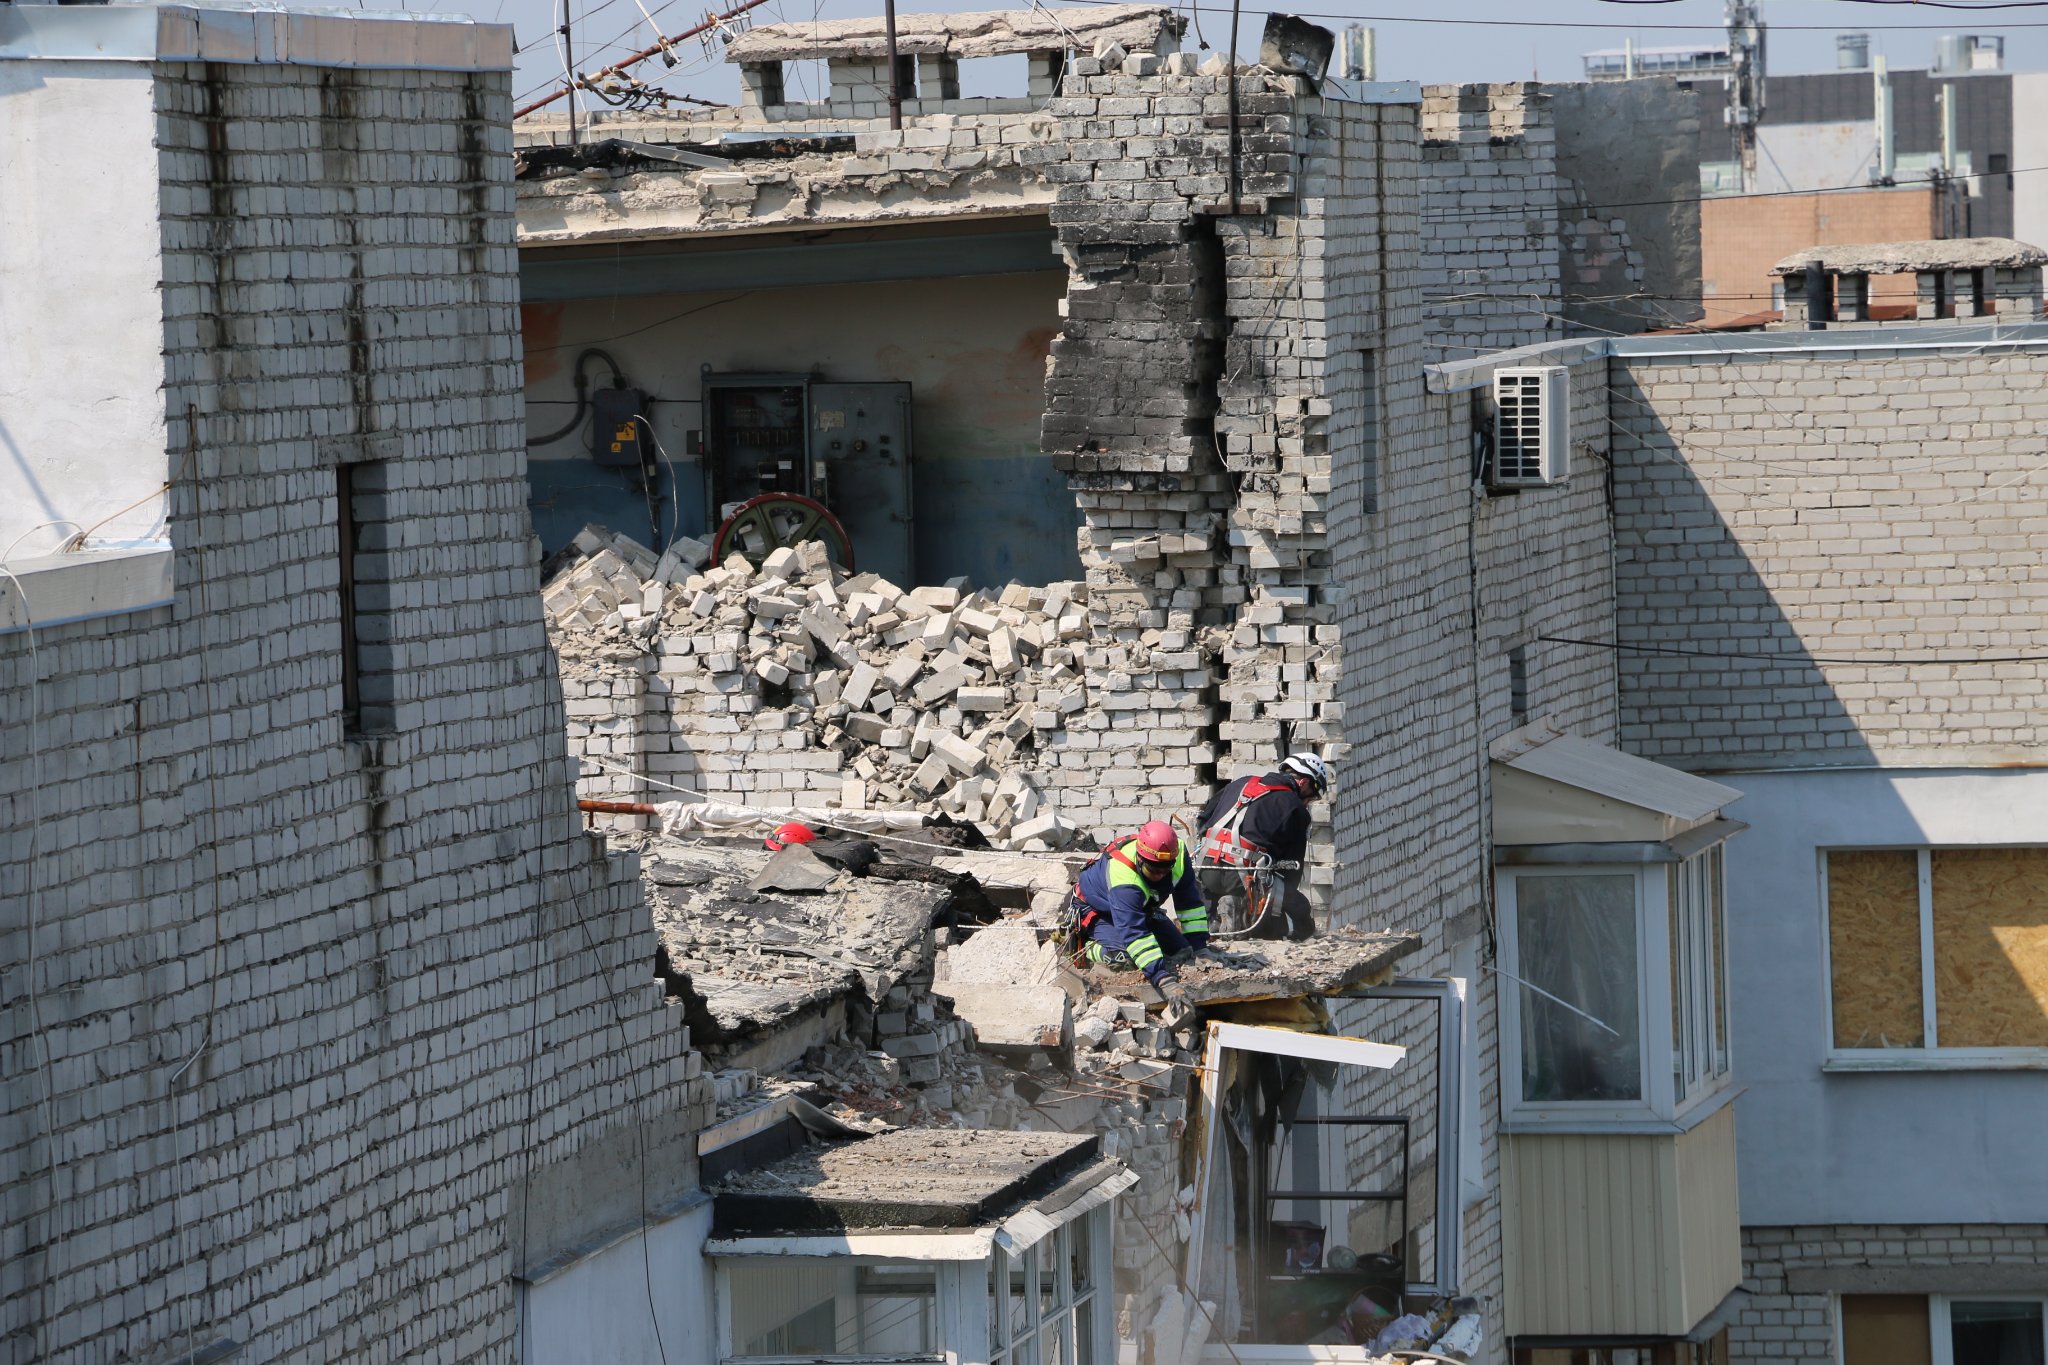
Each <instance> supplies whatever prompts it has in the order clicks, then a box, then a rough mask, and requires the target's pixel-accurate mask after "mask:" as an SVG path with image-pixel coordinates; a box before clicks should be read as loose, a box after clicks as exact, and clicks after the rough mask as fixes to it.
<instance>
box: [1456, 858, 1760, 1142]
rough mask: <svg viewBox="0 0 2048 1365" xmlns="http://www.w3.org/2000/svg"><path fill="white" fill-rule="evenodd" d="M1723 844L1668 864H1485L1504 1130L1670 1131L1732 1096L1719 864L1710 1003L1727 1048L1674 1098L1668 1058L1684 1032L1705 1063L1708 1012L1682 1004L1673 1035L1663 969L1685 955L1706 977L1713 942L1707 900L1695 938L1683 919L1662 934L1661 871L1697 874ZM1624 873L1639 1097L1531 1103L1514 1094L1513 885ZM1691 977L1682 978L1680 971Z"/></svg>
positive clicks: (1517, 997)
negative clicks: (1629, 897) (1495, 944)
mask: <svg viewBox="0 0 2048 1365" xmlns="http://www.w3.org/2000/svg"><path fill="white" fill-rule="evenodd" d="M1723 847H1724V845H1721V844H1716V845H1714V846H1712V847H1710V848H1706V849H1702V850H1700V851H1699V852H1698V853H1695V854H1693V855H1692V857H1690V858H1686V859H1683V860H1681V861H1679V862H1677V863H1675V864H1674V863H1671V862H1654V863H1619V862H1616V863H1572V864H1555V865H1550V864H1545V865H1538V866H1524V867H1502V868H1498V869H1496V871H1495V878H1494V885H1495V897H1496V900H1497V902H1498V904H1499V907H1500V916H1499V933H1500V951H1501V958H1502V961H1503V963H1504V964H1505V965H1504V967H1503V969H1502V970H1501V972H1499V973H1498V976H1499V997H1498V998H1499V1001H1500V1007H1501V1008H1500V1033H1501V1059H1500V1060H1501V1064H1500V1083H1501V1108H1502V1113H1503V1117H1504V1120H1505V1122H1506V1124H1507V1126H1508V1127H1509V1128H1510V1130H1513V1129H1515V1128H1528V1129H1532V1130H1533V1129H1550V1130H1555V1131H1578V1132H1671V1131H1683V1130H1685V1129H1688V1128H1691V1127H1693V1126H1695V1125H1697V1124H1698V1123H1700V1122H1701V1121H1702V1120H1704V1119H1706V1118H1707V1117H1708V1116H1709V1115H1711V1114H1712V1113H1714V1112H1715V1111H1716V1110H1718V1109H1720V1108H1721V1107H1722V1105H1724V1104H1726V1103H1727V1102H1728V1101H1729V1100H1730V1099H1732V1098H1733V1097H1734V1094H1735V1081H1734V1078H1735V1065H1734V1043H1733V1036H1734V1031H1733V1021H1732V1019H1729V997H1730V995H1731V992H1730V990H1729V987H1728V972H1727V965H1728V913H1727V906H1726V903H1725V902H1726V897H1727V885H1728V878H1727V869H1726V867H1725V864H1724V866H1723V867H1722V871H1721V877H1720V888H1721V894H1722V898H1723V905H1722V910H1721V915H1720V937H1721V942H1720V957H1719V960H1720V962H1721V964H1722V971H1721V978H1720V983H1719V985H1720V999H1719V1009H1720V1014H1721V1017H1722V1019H1724V1020H1727V1021H1728V1022H1727V1024H1726V1032H1727V1035H1728V1037H1729V1040H1730V1041H1729V1049H1728V1055H1727V1056H1726V1057H1725V1058H1724V1059H1722V1064H1721V1065H1720V1069H1719V1070H1718V1071H1716V1072H1714V1073H1713V1074H1711V1075H1709V1076H1706V1077H1703V1078H1702V1079H1701V1080H1700V1082H1699V1083H1698V1084H1696V1085H1693V1086H1691V1087H1690V1088H1688V1089H1687V1091H1686V1093H1685V1094H1684V1096H1683V1097H1682V1098H1681V1097H1680V1095H1679V1093H1678V1086H1677V1084H1676V1082H1675V1079H1674V1065H1679V1066H1682V1065H1684V1064H1685V1061H1686V1050H1685V1049H1686V1043H1687V1037H1688V1033H1690V1036H1691V1037H1692V1038H1693V1039H1695V1040H1697V1041H1698V1042H1699V1043H1700V1044H1701V1045H1702V1046H1703V1047H1704V1048H1705V1049H1706V1051H1707V1061H1708V1063H1709V1064H1710V1065H1712V1064H1713V1063H1714V1061H1715V1059H1714V1058H1713V1056H1712V1036H1713V1035H1712V1021H1713V1014H1712V1013H1711V1011H1710V1010H1709V1008H1708V1002H1707V1001H1705V1000H1704V999H1696V1000H1694V1001H1693V1002H1691V1006H1690V1008H1688V1010H1687V1011H1685V1012H1684V1013H1683V1014H1682V1015H1681V1018H1680V1028H1679V1031H1678V1033H1677V1035H1674V1033H1673V1030H1672V975H1673V969H1674V967H1683V966H1686V965H1688V964H1689V963H1691V962H1695V961H1702V960H1703V961H1704V962H1705V964H1706V970H1707V976H1706V980H1707V981H1708V982H1709V983H1711V982H1712V981H1713V970H1712V964H1713V960H1714V959H1713V955H1712V954H1713V947H1714V945H1713V943H1712V942H1711V926H1712V925H1713V922H1714V916H1713V909H1712V906H1711V904H1709V905H1708V906H1707V907H1706V909H1705V912H1704V915H1705V922H1706V926H1707V931H1706V933H1704V934H1701V935H1694V934H1692V933H1691V932H1689V926H1688V925H1687V924H1685V923H1681V925H1680V932H1681V938H1682V939H1685V940H1686V942H1683V943H1680V944H1676V945H1674V944H1673V942H1672V939H1671V919H1672V906H1671V887H1672V885H1673V878H1672V875H1671V869H1672V868H1673V867H1676V868H1677V869H1678V870H1679V871H1678V875H1679V876H1680V877H1684V876H1687V875H1690V874H1688V872H1687V871H1686V869H1687V868H1688V867H1696V868H1697V869H1698V872H1699V873H1700V874H1702V875H1709V876H1710V875H1711V866H1712V863H1711V861H1710V860H1720V859H1722V856H1723V855H1722V853H1721V850H1722V848H1723ZM1598 876H1630V877H1633V878H1634V879H1635V885H1636V901H1635V913H1636V1009H1637V1012H1638V1017H1637V1020H1636V1027H1637V1030H1638V1033H1637V1036H1638V1038H1639V1039H1640V1040H1641V1041H1640V1047H1639V1054H1640V1055H1639V1057H1638V1059H1637V1060H1638V1066H1639V1068H1640V1071H1639V1074H1638V1088H1639V1090H1640V1091H1641V1094H1642V1098H1641V1099H1639V1100H1632V1101H1622V1102H1599V1101H1592V1100H1552V1101H1544V1102H1537V1101H1531V1100H1526V1099H1524V1098H1523V1097H1522V995H1523V992H1524V991H1525V990H1529V989H1532V988H1530V987H1526V986H1524V985H1523V984H1522V982H1521V979H1520V978H1521V976H1522V969H1521V962H1522V956H1521V943H1520V938H1519V934H1518V927H1519V926H1518V920H1519V918H1520V917H1519V914H1518V906H1519V901H1518V898H1517V894H1516V892H1517V888H1518V886H1519V884H1520V883H1521V881H1522V880H1523V879H1524V878H1536V877H1598ZM1687 979H1688V980H1689V979H1691V978H1690V977H1688V978H1687Z"/></svg>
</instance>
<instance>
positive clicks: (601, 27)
mask: <svg viewBox="0 0 2048 1365" xmlns="http://www.w3.org/2000/svg"><path fill="white" fill-rule="evenodd" d="M733 2H734V0H709V3H711V4H714V5H716V6H717V7H718V8H720V9H724V8H729V7H730V5H731V4H732V3H733ZM1072 2H1073V0H1046V3H1048V4H1051V5H1052V6H1053V7H1054V8H1058V7H1059V6H1061V5H1063V4H1070V3H1072ZM374 3H375V5H376V7H377V8H390V9H403V8H408V7H410V8H427V9H433V10H437V11H440V12H448V13H468V14H469V15H470V16H471V17H473V18H477V19H484V20H491V21H496V22H501V23H510V24H511V25H512V26H513V29H514V32H515V33H516V35H517V37H518V41H519V42H520V44H521V45H522V51H521V53H520V56H519V59H518V60H519V68H518V74H517V79H516V80H515V81H514V83H513V92H514V94H515V95H516V96H519V97H521V98H520V100H519V102H520V103H522V104H523V103H525V102H526V97H529V96H530V94H531V93H533V92H539V93H546V92H547V91H548V90H549V89H551V88H552V86H550V85H549V81H550V79H551V78H559V76H560V74H561V57H560V53H559V49H558V48H557V46H556V43H555V39H554V37H553V36H552V33H551V30H552V29H553V28H554V27H555V26H557V25H558V24H559V23H560V22H561V20H560V4H561V0H374ZM1306 3H1308V4H1309V5H1312V6H1315V8H1313V9H1304V10H1298V11H1292V12H1294V13H1299V14H1302V15H1304V16H1305V17H1309V18H1313V19H1315V20H1316V21H1317V22H1319V23H1322V24H1325V25H1328V26H1330V27H1332V28H1341V27H1342V26H1343V25H1344V24H1346V23H1348V22H1353V21H1356V22H1362V23H1366V24H1368V25H1370V26H1371V27H1372V28H1373V29H1374V30H1375V31H1376V33H1377V35H1378V50H1379V77H1380V79H1381V80H1418V81H1423V82H1443V81H1509V80H1527V79H1530V78H1537V79H1542V80H1574V79H1577V78H1578V77H1579V75H1580V71H1581V67H1580V61H1579V57H1580V54H1581V53H1584V52H1588V51H1591V50H1593V49H1596V48H1604V47H1619V46H1621V45H1622V43H1623V41H1624V40H1625V39H1627V38H1629V37H1633V38H1634V39H1635V40H1636V43H1637V45H1638V46H1640V47H1665V46H1672V45H1676V44H1682V43H1690V42H1695V41H1698V42H1707V43H1712V42H1716V41H1718V40H1719V36H1720V33H1721V27H1720V25H1721V16H1722V3H1721V0H1661V2H1659V0H1635V2H1634V3H1617V2H1616V0H1432V3H1428V4H1416V3H1412V0H1306ZM568 4H569V7H570V11H571V14H572V15H573V17H574V22H573V28H574V32H575V40H576V65H577V67H578V69H580V70H583V71H593V70H596V69H597V68H599V67H600V66H602V65H604V64H606V63H608V62H611V61H616V60H617V59H619V58H620V57H623V56H625V55H627V54H628V53H630V52H632V51H634V50H637V49H638V48H642V47H646V46H649V45H651V44H652V42H653V36H652V29H651V27H650V25H649V23H648V21H647V19H646V17H644V16H645V15H646V14H651V15H652V16H653V20H654V23H656V24H659V25H660V26H661V27H662V29H663V36H668V35H672V34H675V33H679V32H681V31H682V30H684V29H686V28H689V27H690V26H691V25H692V24H693V23H695V22H698V21H700V20H701V19H702V17H703V16H704V14H705V12H706V10H705V6H706V4H707V0H568ZM1002 7H1003V5H1002V3H1000V0H951V2H950V3H949V2H948V0H898V8H899V10H900V11H902V12H906V13H908V12H912V11H943V10H948V9H996V8H1002ZM1970 7H1971V6H1970V0H1951V3H1950V5H1949V6H1948V7H1937V6H1936V5H1934V4H1928V3H1909V2H1905V0H1890V2H1888V3H1876V2H1872V0H1762V8H1763V18H1764V22H1765V24H1766V25H1767V27H1768V36H1767V39H1766V42H1767V71H1768V72H1772V73H1777V74H1781V75H1790V74H1793V73H1796V72H1805V71H1831V70H1833V69H1834V68H1835V35H1836V34H1838V33H1850V32H1866V33H1869V34H1870V36H1871V51H1872V53H1873V54H1879V53H1881V54H1883V55H1884V56H1885V57H1887V58H1888V59H1889V61H1890V64H1891V66H1892V67H1893V69H1895V70H1901V69H1912V68H1919V67H1925V66H1927V65H1929V64H1930V61H1931V57H1932V54H1933V51H1934V42H1935V39H1936V38H1937V37H1938V36H1939V35H1941V34H1943V33H1984V34H2002V35H2004V37H2005V40H2006V46H2005V50H2006V65H2007V67H2008V68H2011V69H2015V70H2041V69H2044V68H2048V0H2033V2H2032V3H2024V2H2023V3H2013V0H2006V3H2005V4H2003V5H2000V6H1999V7H1996V8H1993V7H1989V6H1986V7H1984V8H1983V10H1982V12H1980V13H1975V14H1972V13H1966V12H1963V11H1964V10H1966V9H1968V8H1970ZM880 8H881V0H769V2H768V3H767V4H764V5H762V6H760V7H759V8H758V9H756V10H755V11H753V15H752V17H753V19H754V20H755V21H756V22H757V23H777V22H784V21H793V20H808V19H812V18H826V19H846V18H854V17H857V16H860V15H866V14H874V13H877V12H879V10H880ZM1181 8H1182V9H1183V12H1189V11H1188V8H1187V6H1186V5H1183V6H1182V7H1181ZM1266 12H1267V8H1266V7H1260V6H1247V7H1246V8H1245V10H1244V15H1243V18H1242V20H1241V21H1240V27H1239V40H1238V41H1239V50H1240V51H1248V50H1252V49H1255V48H1256V47H1257V44H1258V34H1259V29H1260V27H1261V25H1262V23H1263V18H1264V15H1265V13H1266ZM1198 13H1199V17H1200V19H1201V28H1202V31H1203V33H1205V34H1206V35H1207V37H1208V39H1209V41H1210V43H1211V44H1213V45H1215V46H1217V47H1219V48H1220V47H1224V46H1226V45H1227V44H1226V40H1225V34H1226V33H1227V30H1228V29H1229V23H1228V21H1227V15H1228V11H1227V10H1219V9H1217V8H1216V7H1215V4H1214V0H1209V3H1206V4H1204V5H1203V6H1202V7H1201V9H1200V10H1199V12H1198ZM1538 15H1540V16H1541V17H1540V18H1538V17H1536V16H1538ZM1183 46H1185V47H1190V48H1192V47H1194V46H1196V42H1195V35H1194V33H1193V32H1192V31H1190V33H1189V34H1188V36H1187V38H1185V39H1184V40H1183ZM677 51H678V56H680V57H682V58H683V60H682V61H681V62H680V63H679V64H678V65H677V66H676V67H675V68H674V69H673V70H669V71H664V68H663V67H662V65H661V63H660V62H659V60H655V61H649V62H644V63H642V64H641V67H640V68H639V73H640V74H642V75H643V78H646V77H652V76H653V75H656V74H662V75H663V79H662V81H661V84H662V85H663V86H664V88H666V89H668V90H671V91H674V92H677V93H682V94H690V95H696V96H698V97H700V98H705V99H715V100H722V101H731V100H734V99H736V98H737V81H736V78H735V75H734V72H733V68H731V67H730V66H727V65H726V64H725V63H724V62H722V61H720V60H719V59H718V58H717V56H716V54H707V53H706V52H705V51H704V50H703V49H702V47H701V46H700V45H699V43H698V41H697V40H695V39H691V40H689V41H688V42H687V43H685V44H683V45H681V46H680V47H679V48H678V50H677ZM963 74H964V78H965V79H966V80H967V83H968V86H969V88H968V89H967V91H966V93H968V94H975V93H985V92H977V91H976V90H974V89H973V88H972V86H973V80H972V76H971V73H963ZM1017 79H1018V81H1019V83H1020V84H1021V68H1020V70H1019V72H1018V76H1017ZM1002 93H1008V92H1007V91H1005V92H1002ZM1017 93H1019V94H1021V93H1022V91H1021V90H1019V91H1018V92H1017Z"/></svg>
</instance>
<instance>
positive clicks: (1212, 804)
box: [1197, 772, 1312, 863]
mask: <svg viewBox="0 0 2048 1365" xmlns="http://www.w3.org/2000/svg"><path fill="white" fill-rule="evenodd" d="M1250 780H1251V779H1249V778H1244V777H1240V778H1238V779H1237V781H1235V782H1232V783H1231V784H1229V785H1228V786H1226V787H1225V788H1224V789H1223V790H1222V791H1220V792H1217V793H1216V794H1215V795H1214V796H1212V797H1210V798H1209V804H1208V805H1206V806H1204V807H1202V813H1201V815H1200V816H1198V817H1197V823H1198V824H1199V825H1200V827H1201V829H1202V831H1203V833H1207V832H1208V831H1209V830H1211V829H1214V828H1215V827H1216V824H1217V822H1218V821H1220V820H1222V819H1223V817H1224V816H1226V815H1228V814H1230V811H1231V808H1232V807H1234V806H1235V805H1236V804H1237V797H1238V793H1240V792H1242V791H1243V790H1244V784H1245V783H1246V782H1248V781H1250ZM1259 780H1260V781H1261V782H1265V783H1267V784H1269V785H1272V786H1284V787H1285V788H1286V790H1285V791H1277V792H1267V793H1266V794H1265V795H1264V796H1258V797H1254V798H1253V799H1252V803H1251V804H1250V805H1249V806H1247V807H1246V808H1245V812H1244V819H1243V821H1242V822H1240V823H1239V825H1238V827H1237V833H1238V837H1239V838H1241V839H1243V840H1244V841H1245V842H1247V843H1250V844H1254V845H1256V846H1257V847H1259V848H1262V849H1264V850H1265V851H1266V852H1268V853H1270V854H1272V855H1273V859H1274V861H1276V862H1283V863H1298V862H1302V861H1304V860H1306V859H1307V857H1308V828H1309V825H1310V824H1311V823H1312V821H1311V819H1310V816H1309V812H1308V803H1307V802H1306V801H1304V800H1302V799H1301V795H1300V793H1299V792H1297V791H1295V789H1294V779H1293V778H1292V777H1291V776H1289V775H1288V774H1286V773H1279V772H1274V773H1267V774H1266V775H1265V776H1264V777H1262V778H1260V779H1259Z"/></svg>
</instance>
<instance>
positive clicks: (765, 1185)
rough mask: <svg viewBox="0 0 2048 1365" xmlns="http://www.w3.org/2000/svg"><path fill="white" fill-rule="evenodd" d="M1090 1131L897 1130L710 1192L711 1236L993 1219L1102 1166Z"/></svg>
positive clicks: (819, 1150)
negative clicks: (1097, 1165) (1075, 1176)
mask: <svg viewBox="0 0 2048 1365" xmlns="http://www.w3.org/2000/svg"><path fill="white" fill-rule="evenodd" d="M1098 1150H1099V1144H1098V1142H1097V1139H1096V1138H1095V1137H1094V1136H1093V1135H1092V1134H1086V1135H1076V1134H1072V1133H1011V1132H991V1131H980V1132H968V1131H956V1130H948V1129H898V1130H896V1131H893V1132H888V1133H879V1134H877V1135H875V1136H874V1137H871V1138H867V1139H865V1140H863V1141H859V1142H846V1143H834V1144H831V1145H821V1146H817V1147H813V1148H811V1149H809V1150H807V1151H803V1152H798V1153H796V1154H794V1155H792V1156H788V1157H785V1158H783V1159H782V1160H781V1161H777V1162H774V1163H772V1164H770V1165H767V1166H762V1167H759V1168H757V1169H754V1170H750V1171H745V1172H739V1173H735V1174H733V1175H731V1176H728V1177H727V1178H726V1179H725V1180H724V1181H722V1182H720V1183H719V1184H718V1185H717V1186H716V1188H715V1189H714V1191H713V1199H714V1205H713V1210H712V1230H713V1235H715V1236H735V1235H743V1234H758V1233H768V1232H807V1231H812V1232H835V1231H843V1230H845V1229H848V1228H917V1227H921V1228H961V1227H975V1226H979V1225H981V1224H983V1223H987V1222H991V1221H994V1220H995V1219H997V1218H999V1217H1002V1216H1003V1215H1005V1214H1007V1213H1009V1212H1011V1211H1012V1210H1014V1209H1015V1208H1016V1207H1017V1206H1018V1205H1019V1204H1021V1203H1023V1202H1024V1201H1026V1200H1029V1199H1032V1198H1035V1197H1037V1196H1039V1195H1042V1194H1045V1193H1047V1192H1049V1191H1051V1190H1052V1189H1053V1188H1054V1187H1056V1186H1058V1185H1060V1184H1061V1183H1062V1182H1063V1181H1064V1180H1066V1179H1067V1178H1068V1177H1071V1176H1073V1175H1075V1174H1077V1173H1079V1172H1081V1171H1082V1170H1084V1169H1085V1168H1087V1167H1089V1166H1091V1165H1093V1164H1095V1163H1096V1161H1097V1154H1098Z"/></svg>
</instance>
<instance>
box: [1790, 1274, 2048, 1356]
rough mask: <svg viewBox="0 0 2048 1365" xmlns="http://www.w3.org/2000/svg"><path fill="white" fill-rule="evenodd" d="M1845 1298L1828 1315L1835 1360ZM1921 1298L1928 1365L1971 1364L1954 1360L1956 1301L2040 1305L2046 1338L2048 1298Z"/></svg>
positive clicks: (1993, 1294) (1836, 1299)
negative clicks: (1831, 1320)
mask: <svg viewBox="0 0 2048 1365" xmlns="http://www.w3.org/2000/svg"><path fill="white" fill-rule="evenodd" d="M1844 1297H1845V1296H1844V1295H1842V1294H1836V1295H1835V1296H1834V1304H1833V1307H1834V1312H1833V1314H1832V1315H1831V1316H1832V1317H1833V1318H1834V1320H1835V1331H1834V1338H1835V1340H1834V1358H1835V1359H1836V1360H1840V1359H1842V1358H1843V1354H1842V1353H1843V1349H1844V1348H1843V1345H1842V1335H1843V1330H1844V1328H1845V1327H1846V1325H1847V1324H1846V1323H1844V1322H1843V1320H1842V1300H1843V1298H1844ZM1922 1297H1924V1298H1925V1299H1926V1300H1927V1336H1928V1342H1927V1345H1928V1350H1929V1356H1928V1359H1929V1361H1930V1365H1973V1362H1971V1361H1967V1360H1957V1359H1956V1358H1955V1351H1956V1346H1955V1336H1954V1332H1953V1327H1954V1322H1953V1319H1951V1318H1950V1317H1949V1308H1950V1305H1951V1304H1954V1303H1956V1302H1959V1301H1960V1302H1962V1303H2038V1304H2040V1305H2042V1309H2041V1319H2042V1333H2043V1335H2044V1336H2048V1295H2042V1294H2025V1293H2019V1294H2015V1293H2010V1292H2000V1291H1998V1290H1987V1291H1985V1292H1984V1293H1981V1294H1927V1295H1923V1296H1922ZM2044 1347H2048V1343H2044Z"/></svg>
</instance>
